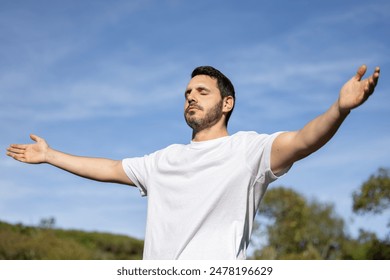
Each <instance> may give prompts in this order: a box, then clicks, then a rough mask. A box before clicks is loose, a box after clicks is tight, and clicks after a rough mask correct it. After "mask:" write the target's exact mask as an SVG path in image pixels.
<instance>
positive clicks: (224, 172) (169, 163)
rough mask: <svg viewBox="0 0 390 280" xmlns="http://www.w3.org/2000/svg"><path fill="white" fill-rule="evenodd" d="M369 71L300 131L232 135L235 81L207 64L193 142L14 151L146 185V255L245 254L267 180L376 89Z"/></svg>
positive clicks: (189, 92) (190, 107) (197, 82)
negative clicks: (123, 152)
mask: <svg viewBox="0 0 390 280" xmlns="http://www.w3.org/2000/svg"><path fill="white" fill-rule="evenodd" d="M365 72H366V66H364V65H363V66H361V67H360V68H359V69H358V72H357V74H356V75H355V76H354V77H353V78H352V79H350V80H349V81H348V82H347V83H345V84H344V86H343V87H342V89H341V90H340V94H339V98H338V99H337V101H336V102H335V103H334V104H333V105H332V106H331V107H330V108H329V109H328V111H326V112H325V113H324V114H322V115H320V116H318V117H317V118H315V119H314V120H312V121H310V122H309V123H308V124H306V125H305V126H304V127H303V128H302V129H300V130H298V131H291V132H278V133H275V134H272V135H265V134H257V133H255V132H238V133H236V134H234V135H229V134H228V131H227V123H228V119H229V117H230V114H231V112H232V110H233V108H234V103H235V92H234V87H233V85H232V84H231V82H230V80H229V79H228V78H227V77H225V76H224V75H223V74H222V73H221V72H219V71H218V70H216V69H214V68H212V67H209V66H205V67H198V68H196V69H195V70H194V71H193V73H192V78H191V80H190V82H189V84H188V85H187V88H186V90H185V104H184V117H185V120H186V122H187V124H188V125H189V126H190V127H191V128H192V129H193V135H192V141H191V143H190V144H188V145H171V146H169V147H167V148H165V149H163V150H160V151H157V152H155V153H152V154H150V155H147V156H144V157H139V158H127V159H124V160H122V161H116V160H110V159H102V158H88V157H78V156H73V155H69V154H65V153H62V152H60V151H56V150H54V149H52V148H50V147H49V146H48V145H47V143H46V142H45V140H44V139H42V138H40V137H38V136H36V135H31V139H32V140H34V141H35V143H33V144H25V145H18V144H13V145H11V146H10V147H9V148H8V152H7V154H8V155H9V156H11V157H13V158H14V159H16V160H19V161H21V162H26V163H49V164H51V165H53V166H56V167H58V168H61V169H64V170H66V171H69V172H71V173H74V174H76V175H78V176H82V177H86V178H89V179H93V180H97V181H104V182H115V183H121V184H126V185H131V186H136V187H138V188H139V190H140V191H141V194H142V195H147V196H148V213H147V226H146V235H145V248H144V259H244V258H245V257H246V248H247V246H248V244H249V240H250V235H251V232H252V225H253V220H254V217H255V215H256V211H257V209H258V206H259V203H260V201H261V198H262V197H263V195H264V193H265V190H266V188H267V186H268V184H269V183H271V182H272V181H274V180H276V179H277V178H278V176H281V175H283V174H284V173H285V172H287V171H288V169H289V168H290V167H291V165H292V164H293V163H294V162H296V161H298V160H300V159H302V158H304V157H306V156H308V155H309V154H311V153H313V152H315V151H316V150H318V149H319V148H321V147H322V146H323V145H324V144H325V143H326V142H328V141H329V140H330V139H331V137H332V136H333V135H334V134H335V133H336V131H337V129H338V128H339V126H340V125H341V123H342V122H343V121H344V119H345V118H346V117H347V115H348V114H349V113H350V111H351V110H352V109H353V108H356V107H358V106H360V105H361V104H363V103H364V102H365V101H366V100H367V98H368V97H369V96H370V95H371V94H372V93H373V92H374V89H375V86H376V84H377V81H378V78H379V67H377V68H376V69H375V71H374V73H373V74H372V75H371V76H370V77H368V78H367V79H364V80H363V79H362V77H363V75H364V74H365Z"/></svg>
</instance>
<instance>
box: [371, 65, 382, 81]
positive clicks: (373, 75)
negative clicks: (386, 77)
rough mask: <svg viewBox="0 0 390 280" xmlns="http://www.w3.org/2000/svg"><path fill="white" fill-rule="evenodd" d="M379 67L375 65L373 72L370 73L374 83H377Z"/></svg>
mask: <svg viewBox="0 0 390 280" xmlns="http://www.w3.org/2000/svg"><path fill="white" fill-rule="evenodd" d="M380 71H381V69H380V68H379V67H375V71H374V74H372V77H373V80H374V84H375V85H376V84H377V83H378V79H379V75H380Z"/></svg>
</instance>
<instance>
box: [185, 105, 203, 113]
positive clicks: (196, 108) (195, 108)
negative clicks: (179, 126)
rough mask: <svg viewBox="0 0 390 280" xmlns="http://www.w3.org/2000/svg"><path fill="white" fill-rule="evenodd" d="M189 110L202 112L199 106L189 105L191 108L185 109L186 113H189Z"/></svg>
mask: <svg viewBox="0 0 390 280" xmlns="http://www.w3.org/2000/svg"><path fill="white" fill-rule="evenodd" d="M191 110H202V108H201V107H199V106H194V105H191V106H189V107H187V109H186V112H189V111H191Z"/></svg>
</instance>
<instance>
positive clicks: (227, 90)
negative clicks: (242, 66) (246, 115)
mask: <svg viewBox="0 0 390 280" xmlns="http://www.w3.org/2000/svg"><path fill="white" fill-rule="evenodd" d="M198 75H206V76H209V77H211V78H214V79H217V85H218V89H219V91H220V92H221V96H222V98H224V97H227V96H232V97H233V100H234V101H236V94H235V92H234V86H233V84H232V82H231V81H230V80H229V78H228V77H226V76H225V75H224V74H222V72H221V71H219V70H217V69H215V68H214V67H211V66H199V67H196V68H195V69H194V71H192V74H191V78H193V77H195V76H198ZM234 105H235V102H234V103H233V108H232V109H231V110H230V112H228V113H227V115H226V125H227V123H228V121H229V118H230V115H231V114H232V112H233V109H234Z"/></svg>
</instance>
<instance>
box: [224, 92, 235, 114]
mask: <svg viewBox="0 0 390 280" xmlns="http://www.w3.org/2000/svg"><path fill="white" fill-rule="evenodd" d="M233 107H234V98H233V97H232V96H226V97H224V98H223V107H222V111H223V112H230V111H231V110H232V109H233Z"/></svg>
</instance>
